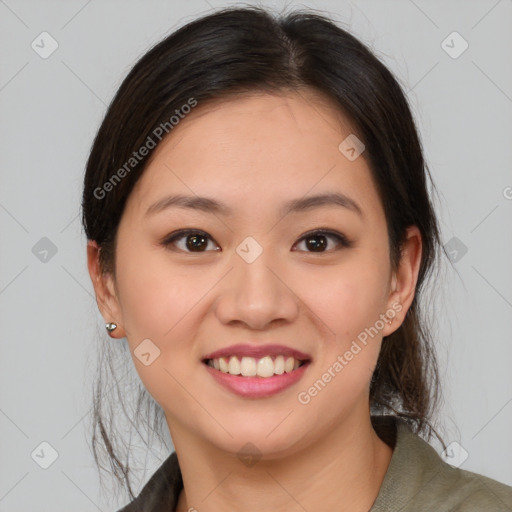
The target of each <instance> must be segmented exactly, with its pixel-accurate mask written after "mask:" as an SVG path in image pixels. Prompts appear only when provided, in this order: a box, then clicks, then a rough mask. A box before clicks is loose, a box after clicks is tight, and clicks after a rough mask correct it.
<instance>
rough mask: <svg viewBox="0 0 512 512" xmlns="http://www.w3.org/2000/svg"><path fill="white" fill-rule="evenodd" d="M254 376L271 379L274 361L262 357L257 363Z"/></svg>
mask: <svg viewBox="0 0 512 512" xmlns="http://www.w3.org/2000/svg"><path fill="white" fill-rule="evenodd" d="M256 374H257V375H259V376H260V377H272V375H274V361H272V358H271V357H270V356H265V357H262V358H261V359H260V360H259V361H258V366H257V368H256Z"/></svg>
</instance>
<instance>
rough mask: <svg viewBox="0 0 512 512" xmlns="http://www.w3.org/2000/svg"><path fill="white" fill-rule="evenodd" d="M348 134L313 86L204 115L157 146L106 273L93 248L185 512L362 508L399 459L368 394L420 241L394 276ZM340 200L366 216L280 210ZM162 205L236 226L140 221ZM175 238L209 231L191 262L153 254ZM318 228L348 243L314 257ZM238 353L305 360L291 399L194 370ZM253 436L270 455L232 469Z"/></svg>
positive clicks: (102, 299)
mask: <svg viewBox="0 0 512 512" xmlns="http://www.w3.org/2000/svg"><path fill="white" fill-rule="evenodd" d="M350 133H352V130H351V128H350V125H349V123H348V122H347V121H346V120H344V118H343V116H342V115H341V113H340V112H339V111H338V110H337V109H336V108H335V106H334V105H332V104H330V103H329V101H328V100H326V99H324V98H322V97H319V96H317V95H315V94H314V93H311V92H305V91H301V92H300V93H287V94H284V93H283V94H282V95H269V94H252V95H250V96H248V95H246V96H243V97H238V98H232V99H230V100H228V101H222V102H217V103H210V104H204V105H201V104H199V105H198V106H197V107H196V108H195V109H194V110H193V111H192V113H190V114H189V115H188V116H187V117H186V118H185V119H184V120H182V121H180V124H179V125H178V126H176V127H175V128H174V130H173V131H172V132H171V134H170V135H169V136H168V137H167V138H166V139H164V140H163V141H162V143H161V144H160V145H159V146H158V147H157V148H156V150H155V152H154V153H153V155H152V158H151V161H150V163H149V165H148V167H147V168H146V170H145V172H144V174H143V176H142V177H141V179H140V180H139V181H138V182H137V184H136V186H135V188H134V190H133V191H132V193H131V195H130V197H129V198H128V202H127V205H126V209H125V211H124V213H123V217H122V219H121V223H120V225H119V230H118V238H117V246H116V261H115V264H116V271H115V276H113V275H110V274H104V275H102V274H101V272H100V269H99V263H98V247H97V245H96V243H95V242H93V241H90V242H89V244H88V248H87V251H88V267H89V272H90V275H91V279H92V282H93V284H94V288H95V291H96V296H97V301H98V306H99V308H100V310H101V313H102V315H103V317H104V319H105V321H106V322H108V321H115V322H116V323H117V325H118V328H117V329H116V330H115V331H114V334H113V336H114V337H116V338H122V337H127V340H128V343H129V346H130V349H131V352H132V357H133V362H134V365H135V367H136V369H137V372H138V374H139V376H140V378H141V380H142V382H143V384H144V386H145V387H146V388H147V390H148V391H149V392H150V393H151V395H152V396H153V397H154V398H155V400H156V401H157V402H158V403H159V404H160V405H161V407H162V408H163V410H164V412H165V417H166V420H167V424H168V427H169V431H170V434H171V436H172V439H173V442H174V445H175V449H176V452H177V454H178V458H179V462H180V468H181V471H182V475H183V480H184V492H182V493H181V495H180V499H179V504H178V511H179V512H184V511H187V510H190V509H192V510H194V509H195V510H198V511H201V512H203V511H208V512H215V511H223V512H225V511H231V510H233V511H235V510H237V511H239V510H244V511H247V512H251V511H256V510H257V511H261V510H265V509H268V508H269V504H271V506H272V509H273V511H274V512H280V511H287V512H290V511H303V510H304V509H305V510H308V511H312V510H319V509H327V510H328V509H332V510H339V511H351V512H357V511H361V512H367V511H368V510H369V509H370V507H371V505H372V504H373V502H374V500H375V499H376V497H377V494H378V492H379V488H380V486H381V484H382V481H383V478H384V476H385V473H386V470H387V468H388V465H389V462H390V459H391V456H392V449H391V448H390V447H389V446H388V445H386V444H385V443H384V442H383V441H381V440H380V438H379V437H378V436H377V434H376V432H375V431H374V430H373V428H372V425H371V422H370V408H369V398H368V397H369V385H370V380H371V376H372V373H373V370H374V368H375V365H376V362H377V357H378V354H379V350H380V346H381V343H382V337H383V336H387V335H389V334H391V332H393V331H394V330H396V329H397V328H398V327H399V326H400V324H401V323H402V322H403V319H404V317H405V314H406V312H407V309H408V308H409V306H410V304H411V302H412V300H413V297H414V291H415V286H416V281H417V275H418V270H419V263H420V258H421V236H420V233H419V230H418V229H417V228H416V227H415V226H411V227H410V228H409V229H408V232H407V240H406V243H405V244H404V246H403V251H402V255H401V261H400V265H399V267H398V269H397V270H396V272H394V271H393V270H392V268H391V265H390V255H389V248H388V240H387V237H388V233H387V229H386V221H385V215H384V210H383V207H382V203H381V201H380V199H379V196H378V193H377V190H376V188H375V185H374V183H373V179H372V176H371V173H370V169H369V167H368V164H367V162H366V160H365V158H364V153H363V155H362V156H360V157H359V158H357V159H356V160H354V161H350V160H348V159H347V158H346V157H345V156H344V154H342V153H341V151H340V150H339V149H338V145H339V144H340V142H341V141H342V140H344V139H345V137H347V135H348V134H350ZM333 191H337V192H341V193H344V194H345V195H348V196H349V197H350V198H352V199H353V200H354V201H356V202H357V203H358V204H359V206H360V207H361V209H362V212H363V217H360V216H358V215H357V214H356V213H354V212H353V211H351V210H349V209H347V208H342V207H336V206H324V207H319V208H316V209H313V210H309V211H305V212H301V213H298V214H288V215H285V216H284V217H283V216H281V215H279V213H278V209H279V207H280V205H281V203H282V202H284V201H286V200H289V199H294V198H302V197H303V196H305V195H311V194H316V193H320V192H333ZM171 193H173V194H174V193H183V194H187V195H189V194H190V195H194V194H197V195H202V196H203V195H204V196H208V197H212V198H215V199H217V200H219V201H223V202H225V203H226V204H227V205H229V206H230V207H232V208H233V210H234V215H233V216H232V217H223V216H222V215H220V214H216V215H212V214H208V213H205V212H200V211H191V210H190V211H189V210H185V209H179V208H172V209H168V210H164V211H162V212H159V213H156V214H154V215H149V216H145V212H146V210H147V209H148V207H149V206H150V205H151V204H153V203H154V202H156V201H157V200H159V199H161V198H162V197H165V196H167V195H170V194H171ZM183 228H194V229H199V230H201V231H204V232H206V233H207V234H208V235H209V236H210V237H211V239H210V240H209V241H208V243H207V245H204V246H202V251H203V252H190V251H189V252H187V248H186V245H185V244H186V241H187V238H186V236H185V237H184V238H181V239H180V240H179V241H176V242H175V245H174V248H173V246H172V245H171V246H169V247H167V248H166V247H164V246H162V245H161V241H162V240H163V239H164V238H165V237H166V236H168V235H169V234H171V233H172V232H175V231H177V230H179V229H183ZM319 228H327V229H330V230H333V231H338V232H340V233H342V234H344V235H345V236H346V237H347V238H348V239H349V240H350V241H352V243H353V244H352V246H351V247H348V248H346V247H342V246H340V245H339V243H338V242H337V240H336V239H330V238H326V239H324V240H325V241H326V242H327V243H328V244H329V245H328V246H327V247H326V249H324V252H314V249H313V250H312V249H311V246H309V247H308V246H307V244H306V242H305V241H304V240H302V241H301V237H302V236H303V235H304V234H305V233H307V232H309V231H311V230H314V229H319ZM247 236H251V237H253V238H254V239H255V240H256V241H257V242H258V243H259V244H260V246H261V247H262V248H263V252H262V254H261V255H260V256H259V257H258V258H257V259H256V260H255V261H254V262H252V263H250V264H249V263H247V262H246V261H245V260H244V259H242V258H241V257H240V256H239V255H238V254H237V252H236V248H237V246H239V244H240V243H241V242H242V241H243V240H244V239H245V237H247ZM393 304H395V305H396V304H399V305H401V311H400V312H396V316H395V318H394V319H393V321H392V323H391V324H388V323H386V324H385V326H384V327H383V329H382V330H381V331H380V333H379V334H378V335H376V336H374V337H373V338H371V339H370V340H371V341H370V342H369V343H368V344H367V345H366V346H364V348H363V349H362V350H361V351H360V352H359V353H358V354H357V355H356V356H354V358H353V359H352V360H351V361H350V362H349V363H348V364H347V365H346V366H345V367H344V368H343V370H342V371H341V372H339V373H337V374H336V377H335V378H333V379H332V380H331V381H330V382H329V383H328V384H327V385H326V386H325V388H324V389H322V391H321V392H320V393H318V394H317V396H315V397H314V398H312V399H311V401H310V402H309V403H308V404H301V403H300V402H299V401H298V399H297V395H298V393H299V392H301V391H307V389H308V388H309V387H310V386H311V385H312V384H313V383H314V382H315V381H316V380H317V379H319V378H320V377H321V376H322V374H323V373H324V372H325V371H326V370H327V369H328V368H329V367H331V366H332V365H333V363H334V362H335V361H336V360H337V356H338V355H340V354H341V355H343V354H344V353H345V352H346V351H347V350H348V349H349V348H350V345H351V343H352V341H353V340H356V339H357V335H358V334H359V333H361V332H362V331H364V329H365V328H369V327H370V326H373V325H375V323H376V320H378V319H379V315H380V314H382V313H385V312H386V311H388V310H390V309H393ZM146 338H149V339H151V340H152V342H153V343H154V344H155V345H156V346H157V347H158V348H159V350H160V356H159V357H157V358H156V359H155V360H154V362H152V363H151V364H150V365H148V366H145V365H144V364H142V363H141V361H140V360H139V359H138V358H137V357H135V356H134V355H133V351H134V350H135V349H136V348H137V346H138V345H139V344H140V343H141V341H142V340H144V339H146ZM113 342H115V340H113ZM237 343H253V344H269V343H280V344H283V345H286V346H290V347H294V348H297V349H298V350H301V351H303V352H305V353H307V354H309V355H310V356H311V357H312V359H313V362H312V363H311V365H310V367H309V368H308V369H307V371H306V373H305V375H304V377H303V378H302V379H301V380H300V381H299V382H298V383H296V384H294V385H293V386H291V387H290V388H288V389H286V390H284V391H281V392H280V393H278V394H276V395H273V396H271V397H267V398H260V399H247V398H242V397H239V396H237V395H235V394H233V393H231V392H230V391H228V390H226V389H224V388H222V387H221V386H220V385H219V384H217V383H216V381H215V380H214V379H213V378H212V377H211V375H209V373H208V372H207V371H206V369H205V367H204V365H203V363H202V362H201V359H202V357H204V356H205V355H206V354H208V353H210V352H212V351H214V350H217V349H219V348H223V347H226V346H230V345H232V344H237ZM384 343H385V341H384ZM247 442H251V443H253V444H254V445H255V446H256V447H257V449H258V450H259V452H260V453H261V454H262V458H261V459H260V460H259V461H258V462H257V463H256V464H255V465H252V466H246V465H245V464H244V463H242V461H241V460H239V458H238V457H237V453H238V451H239V450H240V449H241V447H242V446H244V445H245V444H246V443H247Z"/></svg>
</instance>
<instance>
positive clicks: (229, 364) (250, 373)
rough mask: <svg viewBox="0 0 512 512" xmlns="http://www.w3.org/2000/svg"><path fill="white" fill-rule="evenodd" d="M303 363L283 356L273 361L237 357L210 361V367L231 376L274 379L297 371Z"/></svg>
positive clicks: (269, 358) (269, 359)
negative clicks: (276, 376) (275, 376)
mask: <svg viewBox="0 0 512 512" xmlns="http://www.w3.org/2000/svg"><path fill="white" fill-rule="evenodd" d="M300 365H301V362H300V361H299V360H298V359H295V358H294V357H285V356H282V355H279V356H276V357H275V359H272V357H271V356H265V357H262V358H260V359H256V358H254V357H246V356H244V357H242V358H241V359H239V358H238V357H237V356H231V357H219V358H216V359H210V360H209V361H208V366H211V367H212V368H215V369H216V370H220V371H221V372H224V373H229V374H231V375H242V376H244V377H255V376H258V377H272V376H273V375H282V374H283V373H290V372H291V371H293V370H296V369H297V368H299V366H300Z"/></svg>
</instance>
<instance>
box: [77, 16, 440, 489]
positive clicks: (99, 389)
mask: <svg viewBox="0 0 512 512" xmlns="http://www.w3.org/2000/svg"><path fill="white" fill-rule="evenodd" d="M300 90H310V91H314V92H316V93H319V94H321V95H323V96H324V97H325V98H328V99H330V100H331V101H332V102H334V104H335V105H337V106H338V107H339V111H340V113H342V114H343V116H344V118H345V119H347V121H348V122H349V123H350V125H351V126H352V127H353V129H354V131H355V133H356V134H357V137H358V138H360V139H361V140H362V141H363V143H364V145H365V152H364V157H365V158H366V159H367V162H368V165H369V167H370V169H371V172H372V176H373V179H374V181H375V184H376V186H377V189H378V192H379V195H380V198H381V200H382V205H383V207H384V210H385V215H386V222H387V228H388V235H389V248H390V259H391V262H392V267H393V269H396V266H397V264H398V262H399V258H400V249H401V244H402V243H403V241H404V237H405V233H406V228H407V227H408V226H411V225H416V226H417V227H418V228H419V230H420V231H421V235H422V241H423V252H422V259H421V266H420V269H419V276H418V281H417V288H416V294H415V297H414V300H413V302H412V305H411V307H410V309H409V310H408V312H407V315H406V317H405V320H404V322H403V324H402V325H401V326H400V327H399V328H398V329H397V330H396V331H395V332H394V333H393V334H391V335H390V336H388V337H387V338H386V339H385V340H384V343H383V344H382V349H381V352H380V355H379V358H378V362H377V366H376V369H375V372H374V374H373V377H372V380H371V386H370V404H371V408H372V414H390V413H391V414H394V415H397V416H401V417H403V418H405V419H406V420H407V421H408V422H409V423H410V425H411V427H412V428H413V430H414V431H416V432H417V433H422V434H423V435H424V436H425V437H426V438H427V439H430V437H431V435H432V432H435V433H436V436H437V437H438V438H439V435H438V434H437V432H436V431H435V429H434V428H433V424H432V421H431V420H432V418H433V414H434V412H435V409H436V408H437V404H438V399H439V394H440V390H439V378H438V366H437V362H436V357H435V352H434V348H433V345H432V336H431V332H430V327H427V325H426V323H425V321H424V319H423V318H422V314H420V304H419V297H420V294H421V292H422V289H423V287H424V283H425V280H426V278H427V277H428V276H430V274H432V270H433V269H435V268H436V266H435V265H434V263H435V260H436V258H437V256H438V255H439V253H440V251H439V249H440V247H441V244H440V238H439V230H438V224H437V219H436V215H435V212H434V209H433V205H432V202H431V198H430V195H429V190H428V185H429V182H430V184H432V182H431V178H430V174H429V171H428V168H427V166H426V163H425V161H424V157H423V152H422V147H421V143H420V140H419V137H418V133H417V129H416V126H415V123H414V120H413V117H412V114H411V111H410V108H409V106H408V102H407V99H406V97H405V95H404V93H403V91H402V89H401V86H400V85H399V83H398V81H397V79H396V78H394V76H393V75H392V73H391V72H390V71H389V70H388V69H387V67H386V66H384V65H383V64H382V63H381V61H380V60H379V59H378V58H377V57H376V56H375V55H374V54H373V52H372V51H370V50H369V48H367V47H366V46H365V45H364V44H363V43H362V42H360V41H359V40H358V39H356V38H355V37H354V36H352V35H351V34H350V33H349V32H348V31H346V30H344V29H342V28H340V27H339V26H337V25H336V24H334V22H332V21H331V20H329V19H328V18H327V17H325V16H324V15H321V14H318V13H315V12H313V11H311V10H309V11H306V10H302V11H294V12H290V13H288V14H286V15H285V14H281V15H279V16H278V15H274V14H271V13H270V12H268V11H266V10H264V9H261V8H258V7H247V8H227V9H222V10H220V11H216V12H215V13H213V14H209V15H206V16H203V17H201V18H198V19H196V20H194V21H192V22H190V23H188V24H187V25H185V26H183V27H182V28H180V29H178V30H177V31H175V32H174V33H172V34H170V35H169V36H168V37H166V38H165V39H164V40H162V41H161V42H159V43H158V44H156V46H154V47H153V48H151V49H150V50H149V51H148V52H147V53H146V54H145V55H144V56H143V57H142V58H141V59H140V60H139V61H138V62H137V63H136V64H135V65H134V67H133V69H132V70H131V71H130V72H129V74H128V76H127V77H126V78H125V79H124V81H123V82H122V84H121V86H120V88H119V90H118V91H117V93H116V95H115V97H114V99H113V100H112V102H111V104H110V106H109V108H108V110H107V112H106V115H105V118H104V120H103V122H102V124H101V126H100V128H99V131H98V133H97V135H96V138H95V140H94V143H93V145H92V149H91V152H90V155H89V159H88V162H87V168H86V173H85V179H84V189H83V200H82V209H83V216H82V221H83V227H84V230H85V233H86V235H87V238H88V239H89V240H95V241H96V242H97V243H98V244H99V246H100V247H101V252H100V261H101V264H102V269H103V271H104V272H112V273H113V274H114V276H115V265H114V262H115V240H116V233H117V227H118V225H119V222H120V219H121V216H122V214H123V209H124V206H125V203H126V200H127V198H128V196H129V195H130V192H131V191H132V189H133V187H134V185H135V183H136V182H137V180H138V179H139V178H140V177H141V175H142V173H143V172H144V169H145V167H146V165H147V162H148V158H150V155H151V152H149V154H147V155H146V156H144V157H140V155H139V156H138V157H137V161H136V162H135V161H133V160H130V159H131V158H133V154H134V152H138V150H139V148H141V147H143V146H145V145H146V146H148V145H149V144H148V141H149V140H150V139H151V140H152V141H153V142H157V143H158V142H159V137H157V136H156V135H155V134H160V135H162V134H163V133H160V132H162V127H165V135H166V134H167V133H171V131H172V122H171V121H170V120H171V117H172V116H173V115H178V116H179V115H180V113H182V112H183V110H182V109H183V106H184V105H191V99H192V101H195V102H197V104H199V105H201V104H204V103H205V102H206V101H215V100H220V99H229V98H230V97H231V96H233V95H235V94H243V93H249V92H269V93H282V92H287V91H300ZM189 110H190V109H189ZM192 115H193V114H192ZM159 127H160V128H159ZM128 162H130V163H129V164H128V165H127V163H128ZM132 164H133V165H132ZM121 169H124V171H122V170H121ZM427 180H429V182H427ZM108 183H109V184H108ZM106 184H107V185H106ZM432 187H433V184H432ZM433 190H435V189H434V187H433ZM107 343H108V347H105V348H103V349H102V350H100V351H99V353H100V354H101V355H100V359H101V360H100V364H101V365H102V367H103V369H106V372H107V373H109V372H110V373H111V374H114V373H115V370H116V368H115V365H116V364H119V363H116V362H115V361H114V359H115V358H116V357H117V358H124V359H123V361H126V360H128V359H129V357H128V351H127V349H126V348H125V347H124V345H123V344H122V346H121V348H112V345H111V344H112V341H111V340H109V341H108V342H107ZM123 347H124V348H123ZM121 364H123V363H121ZM121 384H122V379H118V380H114V384H113V386H114V387H115V388H116V389H117V392H118V404H117V405H119V403H120V404H121V406H122V408H123V410H124V412H125V414H126V415H127V417H128V418H129V421H130V423H131V425H132V426H134V427H135V428H136V429H138V424H139V423H140V422H141V421H143V420H149V417H150V416H152V417H153V425H152V426H150V427H149V428H150V431H151V432H155V431H158V429H160V428H161V425H162V421H161V420H162V414H161V410H160V408H159V406H158V405H157V404H156V403H155V402H154V401H153V400H152V398H151V396H150V395H149V393H147V391H146V390H145V389H144V388H143V387H142V386H140V384H139V389H138V390H137V391H136V394H137V397H138V398H137V407H136V410H135V411H133V412H127V411H126V410H125V409H124V405H122V404H123V403H124V397H125V395H124V392H123V391H122V390H121ZM104 392H105V385H104V383H103V379H102V375H101V374H100V376H99V378H98V380H97V383H96V388H95V394H94V413H93V422H94V434H93V442H92V444H93V451H94V455H95V460H96V462H97V463H98V465H100V464H99V458H100V457H99V446H98V443H99V442H102V443H103V446H104V448H105V449H106V454H107V456H108V458H109V461H110V464H111V469H112V471H113V473H114V475H115V477H116V478H117V479H118V481H119V482H121V483H124V484H125V485H126V488H127V490H128V492H129V494H130V496H131V497H132V498H133V497H134V494H133V493H132V490H131V487H130V482H129V473H130V467H129V464H128V460H127V459H128V457H126V460H124V459H123V457H122V456H121V455H120V454H121V452H122V450H121V448H120V447H119V446H116V445H117V444H118V442H119V440H118V435H117V433H116V431H115V429H114V428H113V426H112V418H113V417H114V416H115V413H114V410H113V408H112V407H111V408H110V409H109V411H108V413H107V412H105V411H104V410H103V407H104V400H103V393H104ZM109 393H110V391H109ZM108 414H110V416H109V422H108V423H107V415H108ZM144 416H145V417H144ZM135 417H137V418H138V422H136V421H135ZM136 423H137V424H136ZM148 446H149V445H148ZM443 446H444V443H443ZM124 448H125V449H127V450H129V447H128V448H126V446H124Z"/></svg>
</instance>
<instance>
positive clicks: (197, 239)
mask: <svg viewBox="0 0 512 512" xmlns="http://www.w3.org/2000/svg"><path fill="white" fill-rule="evenodd" d="M205 241H206V238H205V237H204V236H203V235H189V236H188V237H187V247H188V249H191V250H194V249H200V248H201V244H204V243H205Z"/></svg>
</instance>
